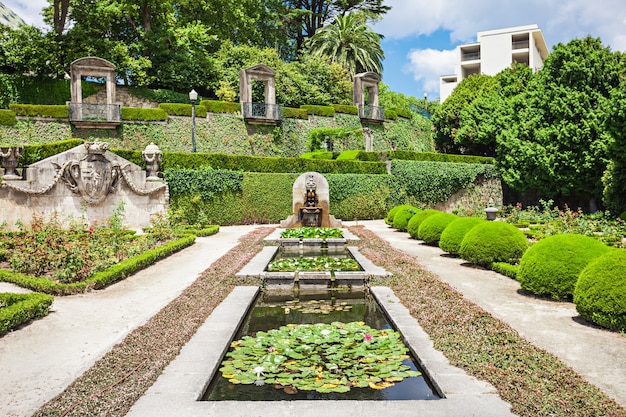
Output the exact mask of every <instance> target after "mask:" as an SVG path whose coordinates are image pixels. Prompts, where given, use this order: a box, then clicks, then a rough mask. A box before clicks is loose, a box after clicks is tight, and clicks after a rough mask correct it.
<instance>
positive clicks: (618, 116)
mask: <svg viewBox="0 0 626 417" xmlns="http://www.w3.org/2000/svg"><path fill="white" fill-rule="evenodd" d="M620 58H621V59H620V62H621V64H620V65H621V66H622V68H624V66H626V55H624V54H622V55H621V57H620ZM611 103H612V105H611V106H610V108H609V110H608V117H607V119H606V120H607V128H608V130H609V132H610V134H611V135H612V137H613V143H612V144H611V145H610V147H609V155H610V157H611V161H610V162H609V164H608V167H607V170H606V172H605V173H604V176H603V178H602V181H603V184H604V193H603V202H604V204H605V206H606V207H607V209H609V210H611V211H612V212H613V213H614V214H616V215H620V214H621V213H623V212H624V211H626V75H624V72H623V71H622V75H621V76H620V81H619V86H618V87H617V88H615V89H614V90H613V91H612V92H611Z"/></svg>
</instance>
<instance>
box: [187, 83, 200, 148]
mask: <svg viewBox="0 0 626 417" xmlns="http://www.w3.org/2000/svg"><path fill="white" fill-rule="evenodd" d="M197 99H198V93H196V90H193V89H192V90H191V91H190V92H189V100H190V101H191V146H192V148H193V151H194V152H195V151H196V100H197Z"/></svg>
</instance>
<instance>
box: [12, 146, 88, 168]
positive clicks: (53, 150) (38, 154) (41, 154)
mask: <svg viewBox="0 0 626 417" xmlns="http://www.w3.org/2000/svg"><path fill="white" fill-rule="evenodd" d="M83 143H85V141H84V140H82V139H68V140H62V141H59V142H53V143H42V144H37V145H24V153H23V155H22V158H21V159H20V160H19V161H18V162H19V164H20V166H24V167H25V166H28V165H31V164H34V163H35V162H38V161H41V160H43V159H46V158H49V157H51V156H54V155H57V154H60V153H61V152H65V151H67V150H70V149H72V148H75V147H77V146H79V145H82V144H83Z"/></svg>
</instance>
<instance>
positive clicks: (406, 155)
mask: <svg viewBox="0 0 626 417" xmlns="http://www.w3.org/2000/svg"><path fill="white" fill-rule="evenodd" d="M386 154H387V158H388V159H400V160H405V161H433V162H455V163H463V164H492V165H493V164H495V158H490V157H487V156H472V155H453V154H446V153H436V152H414V151H405V150H396V151H388V152H387V153H386Z"/></svg>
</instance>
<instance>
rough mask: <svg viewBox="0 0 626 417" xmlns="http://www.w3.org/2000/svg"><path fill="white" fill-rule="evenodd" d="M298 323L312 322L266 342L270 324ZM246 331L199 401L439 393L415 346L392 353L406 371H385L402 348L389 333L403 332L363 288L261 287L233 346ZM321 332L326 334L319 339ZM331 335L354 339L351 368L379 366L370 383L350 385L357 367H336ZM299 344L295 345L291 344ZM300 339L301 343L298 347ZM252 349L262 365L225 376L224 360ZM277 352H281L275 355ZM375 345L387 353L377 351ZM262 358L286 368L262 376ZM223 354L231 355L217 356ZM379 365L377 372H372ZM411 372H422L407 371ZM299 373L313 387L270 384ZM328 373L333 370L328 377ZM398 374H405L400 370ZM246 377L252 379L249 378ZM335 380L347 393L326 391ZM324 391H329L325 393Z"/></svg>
mask: <svg viewBox="0 0 626 417" xmlns="http://www.w3.org/2000/svg"><path fill="white" fill-rule="evenodd" d="M297 325H311V326H300V327H299V328H301V329H305V330H306V331H309V330H310V334H307V335H306V336H302V335H299V336H297V337H295V336H294V338H293V339H289V340H286V339H282V338H281V337H277V338H276V339H275V340H273V341H272V342H271V343H270V342H268V341H267V339H268V337H269V335H268V333H270V331H274V330H273V329H282V331H283V332H286V331H289V329H294V328H295V327H296V326H297ZM360 326H362V328H363V329H364V330H363V331H362V332H361V333H359V331H360V329H361V327H360ZM318 329H322V330H321V331H319V330H318ZM354 329H356V330H355V331H356V333H355V334H356V336H354V334H353V333H350V332H349V331H348V330H354ZM367 329H371V330H367ZM316 332H317V333H316ZM320 333H321V336H320ZM370 333H371V334H370ZM246 336H247V337H248V342H247V343H248V344H250V347H248V348H245V349H240V350H238V352H237V353H235V354H233V353H230V355H234V356H228V355H229V353H228V352H233V346H231V347H230V349H229V350H228V352H227V356H225V357H224V358H223V359H222V360H221V361H220V362H221V365H220V366H221V368H220V369H222V371H216V372H215V375H214V377H213V380H212V381H211V382H210V384H209V385H208V388H207V390H206V391H205V393H204V395H203V396H202V400H203V401H233V400H235V401H281V400H437V399H440V398H441V397H440V395H439V394H438V393H437V390H436V389H435V388H433V384H431V383H430V382H429V381H428V379H427V377H426V376H425V374H426V373H425V372H424V370H422V369H420V366H419V361H417V360H416V357H415V354H416V352H412V351H411V350H410V349H408V348H407V351H406V354H403V355H400V356H399V357H400V359H398V360H399V361H401V367H402V369H404V370H406V371H405V372H398V373H395V370H394V371H393V372H391V371H390V370H389V369H386V367H388V366H391V365H388V362H387V359H389V360H391V359H392V358H393V357H394V356H396V354H397V352H399V349H400V348H398V347H396V346H395V345H394V346H391V342H390V341H392V339H393V340H395V339H394V338H399V339H401V336H399V333H397V332H396V331H395V329H393V328H392V325H391V324H390V321H389V320H388V319H387V317H386V315H385V313H384V312H383V311H382V310H381V308H380V307H379V306H378V303H377V302H376V300H375V299H374V298H373V297H372V296H371V295H370V294H369V292H368V291H367V290H366V289H363V290H362V291H347V290H329V291H323V292H320V291H315V292H306V291H294V292H292V293H284V292H280V293H272V292H268V291H263V292H260V293H259V295H258V296H257V299H256V301H255V302H254V303H253V304H252V307H251V308H250V310H249V311H248V314H247V316H246V317H245V318H244V320H243V322H242V324H241V326H240V327H239V329H238V331H237V333H236V335H235V337H234V340H235V341H237V342H236V343H235V345H236V346H238V344H239V341H240V340H242V339H244V338H246ZM257 336H258V337H257ZM326 337H327V338H328V340H326V339H324V338H326ZM333 337H335V339H334V341H335V342H342V343H343V342H345V340H344V339H346V340H347V339H349V338H350V337H353V338H355V339H354V340H356V342H355V343H352V345H354V346H352V345H351V347H350V349H355V351H354V352H355V353H354V354H351V355H350V356H351V357H352V358H354V359H355V360H356V365H355V368H358V369H359V370H358V371H354V372H356V373H357V374H358V372H362V370H363V369H365V370H366V371H367V370H370V371H372V369H373V368H374V367H375V366H379V367H380V369H377V370H376V371H375V372H374V371H372V372H374V375H381V377H380V378H378V377H376V376H373V377H372V376H370V377H369V379H367V380H366V381H369V382H363V381H359V382H358V383H357V382H354V380H355V379H358V378H357V377H353V378H352V381H353V384H352V385H350V384H347V383H346V380H347V378H348V377H349V376H350V375H351V374H350V373H351V372H353V369H355V368H352V367H342V366H341V365H342V364H344V359H341V358H338V355H337V352H336V350H337V347H336V345H337V343H336V344H331V343H330V342H331V341H332V340H333ZM359 338H361V339H359ZM263 343H266V344H265V345H264V344H263ZM268 343H269V344H268ZM297 343H300V345H296V344H297ZM376 343H378V344H379V345H380V346H381V348H385V349H386V348H387V346H386V345H387V344H389V345H390V346H391V347H389V348H388V350H382V351H377V352H378V356H376V354H375V352H374V350H367V349H373V347H374V346H375V344H376ZM244 344H245V343H244ZM302 344H305V345H304V346H302ZM344 344H345V343H344ZM231 345H232V344H231ZM285 345H286V346H287V348H285ZM268 346H269V347H268ZM363 346H365V347H363ZM403 346H404V345H403ZM254 349H257V351H261V352H263V357H264V360H265V362H264V363H263V364H264V366H260V363H259V364H255V363H254V362H251V364H250V365H247V368H246V367H243V368H245V370H246V371H247V372H244V373H243V374H241V376H236V377H235V376H233V375H227V373H231V372H233V371H234V368H233V369H232V370H230V369H231V368H230V365H229V364H231V363H233V361H237V360H244V359H245V358H243V359H242V357H241V355H240V352H242V351H243V352H244V354H245V352H248V351H254ZM307 349H308V350H307ZM315 349H317V350H315ZM363 349H365V350H363ZM274 351H275V352H274ZM279 352H281V354H278V353H279ZM380 352H388V353H382V354H380ZM237 355H239V356H237ZM387 355H388V356H389V357H387ZM277 357H278V358H277ZM315 357H319V361H318V363H319V365H314V366H311V365H310V364H311V358H315ZM268 358H269V360H270V362H269V363H274V362H273V361H276V362H277V363H278V362H281V364H287V366H286V370H283V371H281V373H280V374H279V375H278V376H276V375H275V378H274V376H271V375H270V376H268V375H269V374H270V372H269V371H271V370H272V366H268V362H267V360H268ZM224 360H227V361H230V362H223V361H224ZM298 361H302V362H301V363H302V364H307V366H304V365H302V366H301V365H300V364H299V362H298ZM259 362H260V361H259ZM398 363H400V362H398ZM224 364H227V366H225V365H224ZM337 364H339V365H340V366H337ZM381 364H382V365H381ZM240 368H242V366H240ZM281 369H283V368H281ZM378 371H380V372H381V373H380V374H377V373H376V372H378ZM385 372H387V373H386V374H385ZM390 372H391V374H390ZM417 373H421V375H419V376H413V375H415V374H417ZM266 374H267V375H266ZM302 374H307V375H310V376H311V377H313V382H312V383H311V384H312V385H311V387H313V386H315V387H317V389H314V388H310V387H309V389H300V390H298V389H294V387H292V386H285V385H284V382H283V385H281V384H279V383H275V381H284V380H290V378H291V376H294V377H295V376H296V375H298V376H301V375H302ZM224 375H226V376H224ZM255 375H256V376H255ZM323 375H324V376H323ZM328 375H332V376H331V377H330V379H328V378H329V377H328ZM390 375H391V376H390ZM400 375H411V376H409V377H404V378H402V377H398V376H400ZM209 377H210V375H209ZM250 377H252V379H255V380H254V381H251V380H250V379H249V378H250ZM316 377H317V381H318V382H317V383H316V382H315V380H316ZM237 378H239V379H237ZM246 378H248V380H246ZM324 378H325V379H324ZM363 378H365V377H363ZM229 380H231V381H233V380H235V381H237V383H233V382H229ZM241 380H243V383H241ZM266 381H268V382H267V383H266ZM320 381H321V382H320ZM342 384H343V385H342ZM338 385H340V388H344V389H345V390H347V392H332V391H333V389H336V387H337V386H338ZM346 385H347V386H348V387H346ZM328 390H330V391H331V392H324V391H328ZM320 391H322V392H320Z"/></svg>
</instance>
